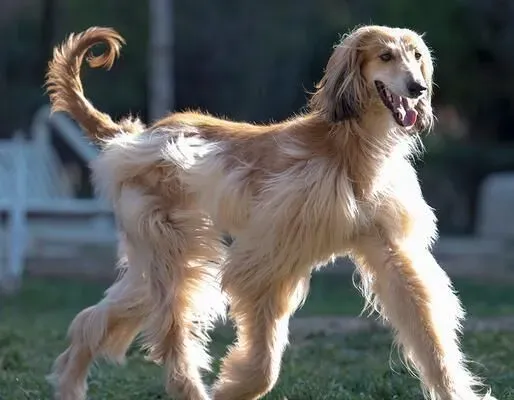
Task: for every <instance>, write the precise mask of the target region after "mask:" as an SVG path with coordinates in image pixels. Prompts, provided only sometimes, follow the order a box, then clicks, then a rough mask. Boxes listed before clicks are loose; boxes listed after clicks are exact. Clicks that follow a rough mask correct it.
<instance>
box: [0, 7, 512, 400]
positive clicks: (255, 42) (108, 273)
mask: <svg viewBox="0 0 514 400" xmlns="http://www.w3.org/2000/svg"><path fill="white" fill-rule="evenodd" d="M370 23H373V24H384V25H393V26H401V27H408V28H411V29H414V30H416V31H417V32H419V33H424V34H425V36H424V38H425V40H426V42H427V43H428V45H429V46H430V47H431V48H432V50H433V55H434V59H435V63H436V68H435V82H436V84H437V86H436V88H435V96H434V99H433V102H434V108H435V114H436V116H437V123H436V125H435V129H434V131H433V132H432V133H431V134H429V135H427V136H425V137H424V142H425V145H426V147H427V153H426V154H425V155H423V156H422V157H421V158H419V159H416V160H415V163H416V167H417V169H418V171H419V174H420V181H421V185H422V189H423V192H424V194H425V196H426V199H427V201H428V203H429V204H430V205H431V206H432V207H434V208H435V209H436V213H437V215H438V218H439V229H440V232H441V239H440V241H439V242H438V244H437V245H436V248H435V253H436V257H437V258H438V260H439V261H440V262H441V263H442V264H443V266H444V268H446V269H447V271H448V273H449V274H450V275H451V276H452V277H454V278H455V279H456V287H457V289H458V291H459V292H460V293H461V295H462V297H463V299H464V300H465V304H466V305H467V306H468V307H469V308H470V309H471V316H472V317H476V318H490V320H488V321H489V322H487V323H485V325H484V324H482V325H480V326H482V328H483V327H484V326H485V327H489V328H491V329H493V328H494V327H496V328H497V329H496V328H494V329H496V330H497V331H501V335H503V336H498V337H496V336H494V337H487V338H486V339H483V340H485V341H486V342H487V343H488V344H491V343H500V342H501V343H507V342H509V343H514V340H511V339H514V338H512V337H511V336H508V335H509V334H510V333H507V332H510V331H511V330H512V328H513V326H514V323H513V321H514V319H513V318H514V290H513V289H514V285H513V283H512V282H514V279H513V278H514V251H513V249H514V247H513V246H512V243H514V241H513V239H514V173H513V172H511V171H514V129H513V128H512V127H513V126H514V73H513V71H514V2H513V1H510V0H488V1H484V0H431V1H430V2H428V1H427V2H414V1H412V0H390V1H387V2H386V1H383V0H347V1H342V0H316V1H314V0H294V1H293V0H279V1H277V0H259V1H255V0H238V1H235V0H216V1H214V0H181V1H178V0H175V1H172V0H141V1H134V2H132V3H130V2H128V1H126V0H108V1H104V0H87V1H86V0H0V93H2V96H1V97H0V212H1V216H2V220H1V222H2V224H1V225H0V239H1V241H0V261H1V262H2V263H1V264H0V283H1V284H2V285H1V286H2V287H3V288H4V291H5V293H10V294H13V295H14V296H10V297H6V298H4V299H3V300H2V299H0V301H2V303H0V399H2V400H5V399H8V400H12V399H32V398H34V399H36V398H37V399H39V398H42V399H46V398H49V392H48V389H47V388H46V386H45V384H44V380H43V375H44V373H46V372H47V369H48V368H49V365H50V362H51V360H52V359H53V357H54V356H56V355H57V354H58V352H59V351H61V350H62V349H63V348H64V347H63V346H64V334H65V330H66V326H67V323H68V322H69V321H70V318H71V317H72V316H73V315H74V313H75V312H77V311H78V310H80V309H81V308H83V307H84V306H87V305H90V304H93V303H95V302H96V301H98V300H99V299H100V296H101V291H102V290H103V289H104V288H105V287H106V285H107V284H108V283H109V282H110V281H111V280H112V278H113V276H114V268H113V266H114V263H115V241H116V236H115V229H114V223H113V219H112V213H111V210H110V208H109V205H107V204H105V203H104V202H103V200H102V199H99V198H97V197H96V196H95V194H94V190H93V188H92V187H91V184H90V181H89V170H88V163H89V162H90V161H91V160H93V159H94V158H95V157H96V156H97V154H98V149H97V148H96V147H94V146H93V145H91V144H90V143H88V142H87V141H86V139H85V138H84V136H83V135H82V133H81V132H80V130H79V128H78V127H77V126H76V125H75V123H74V122H73V121H71V120H69V119H68V118H67V117H66V116H63V115H59V114H57V115H54V116H52V117H50V116H49V114H48V108H47V105H48V98H47V96H46V95H45V93H44V89H43V87H42V86H43V83H44V74H45V71H46V67H47V63H48V61H49V59H50V58H51V54H52V49H53V47H54V46H55V45H56V44H58V43H60V42H61V41H62V40H63V39H64V38H65V37H66V36H67V35H68V34H69V33H71V32H78V31H82V30H84V29H86V28H88V27H90V26H94V25H96V26H110V27H113V28H115V29H116V30H118V31H119V32H120V33H121V34H122V35H123V36H124V37H125V39H126V41H127V45H126V46H125V47H124V48H123V50H122V56H121V58H120V60H118V62H117V63H116V64H115V66H114V67H113V69H112V70H111V71H110V72H105V71H103V70H94V71H93V70H90V69H88V68H87V67H86V68H84V69H83V74H82V76H83V82H84V87H85V91H86V95H87V96H88V97H89V98H90V99H91V100H92V102H93V103H94V104H95V106H97V107H98V108H99V109H101V110H102V111H105V112H107V113H109V114H111V115H113V116H115V117H119V116H122V115H126V114H127V113H129V112H130V113H132V114H137V115H139V116H140V117H141V118H142V119H143V120H145V121H149V120H152V119H155V118H158V117H159V116H162V115H163V114H165V113H166V112H167V111H168V110H183V109H186V108H193V109H201V110H205V111H209V112H210V113H212V114H217V115H224V116H226V117H229V118H232V119H237V120H250V121H255V122H269V121H272V120H280V119H282V118H286V117H289V116H290V115H291V114H293V113H296V112H299V111H301V110H302V108H303V107H304V105H305V103H306V99H307V97H306V91H310V90H312V89H313V86H314V84H315V82H316V81H317V80H319V79H320V78H321V76H322V73H323V68H324V66H325V65H326V62H327V60H328V57H329V55H330V53H331V51H332V46H333V45H334V43H336V42H337V41H338V40H339V37H340V35H341V34H344V33H345V32H348V31H349V30H351V29H352V28H353V27H355V25H362V24H370ZM336 264H337V265H336V267H335V268H332V269H327V271H331V272H334V271H336V273H337V274H338V275H337V276H338V277H337V279H336V278H334V277H333V276H331V277H328V278H326V277H325V278H322V277H317V278H315V279H314V281H313V289H312V294H311V297H310V299H311V300H310V301H311V303H309V301H308V303H307V306H306V307H307V309H306V311H303V313H304V314H301V315H300V316H302V315H303V316H304V317H305V318H308V317H312V316H317V317H319V316H327V315H336V316H338V318H339V317H341V318H343V317H345V316H347V315H353V316H355V315H357V314H358V312H359V310H360V308H361V306H362V302H361V301H360V298H359V297H358V296H357V295H356V292H355V291H354V289H353V288H352V287H351V278H350V277H349V273H350V272H351V269H350V268H351V267H350V266H349V264H348V263H347V262H345V261H344V260H339V261H338V262H337V263H336ZM327 274H328V275H327V276H329V275H331V274H330V273H327ZM70 276H72V278H71V280H70ZM21 277H24V280H23V281H22V279H21ZM25 277H26V278H25ZM64 277H66V278H64ZM77 277H79V278H80V280H77ZM86 277H87V278H89V279H88V281H92V282H88V283H85V282H84V280H85V278H86ZM63 279H64V280H63ZM342 282H344V283H342ZM354 292H355V293H354ZM309 304H310V305H309ZM63 310H64V311H63ZM511 317H512V318H511ZM495 318H496V319H495ZM499 319H500V320H501V321H503V322H502V323H500V325H495V323H497V322H498V321H499ZM49 320H50V321H52V323H51V325H52V327H51V328H49V323H48V321H49ZM493 320H494V321H496V322H494V321H493ZM505 321H507V322H505ZM38 324H39V325H38ZM312 324H314V325H316V326H323V324H321V323H320V322H319V320H318V322H316V323H314V322H313V323H312ZM509 324H510V325H509ZM350 325H351V324H350ZM305 326H307V327H308V326H310V325H309V323H307V325H305V324H304V325H302V327H304V328H305ZM29 327H30V328H29ZM36 327H38V328H36ZM38 329H39V330H38ZM309 329H310V328H309ZM494 329H493V330H494ZM307 330H308V329H307ZM486 330H487V329H486ZM28 331H33V333H34V337H30V336H27V333H26V332H28ZM2 335H3V336H2ZM36 336H37V337H36ZM49 337H51V338H52V339H51V340H50V339H48V338H49ZM477 337H478V336H477ZM38 338H40V339H39V340H43V339H45V338H46V339H45V340H47V342H45V343H46V344H41V347H37V346H35V347H34V349H37V351H38V353H39V354H45V356H44V357H42V359H41V363H40V364H41V365H39V364H38V365H37V366H36V370H34V369H33V368H32V367H30V366H29V364H30V362H29V360H30V359H31V357H33V355H31V354H27V353H26V351H25V350H24V347H25V346H24V343H25V344H26V343H27V342H28V341H29V339H30V340H36V341H37V340H38ZM506 338H509V339H508V340H507V339H506ZM48 340H50V342H48ZM473 340H475V339H473ZM480 340H482V339H476V340H475V341H474V342H473V343H474V344H471V345H470V346H471V351H472V353H473V352H474V353H473V354H474V355H476V356H477V357H478V358H479V359H481V360H482V361H484V363H486V364H487V362H490V364H489V365H492V366H493V367H492V368H493V370H494V368H496V367H497V370H494V371H495V376H496V378H495V379H496V381H495V384H496V385H497V387H498V388H500V390H502V391H503V392H502V393H503V397H501V396H500V397H499V398H501V399H503V398H505V399H514V394H512V391H509V390H510V389H508V386H510V384H508V382H509V381H510V382H512V381H513V380H514V376H513V375H512V372H511V371H513V368H514V365H513V364H512V362H511V364H508V362H506V361H505V360H504V359H503V358H502V357H504V356H505V355H506V354H511V355H512V354H514V353H512V352H511V348H512V347H508V345H506V344H505V346H506V347H501V351H500V350H498V353H497V354H496V353H495V354H496V355H497V358H494V359H487V356H486V354H491V352H490V350H489V348H487V347H486V345H485V344H483V343H482V342H481V341H480ZM48 343H50V344H48ZM352 343H353V342H352ZM384 343H389V342H384ZM347 345H348V343H347ZM313 346H318V344H316V343H314V344H313ZM320 346H321V345H320ZM377 346H379V345H377ZM473 346H476V347H473ZM343 347H344V346H343ZM358 347H359V346H358V345H355V343H354V348H353V351H357V348H358ZM379 347H380V346H379ZM386 348H387V345H386V344H384V346H383V349H382V350H384V352H385V353H386V352H387V351H386V350H385V349H386ZM486 348H487V350H486ZM34 351H36V350H34ZM302 351H303V350H302ZM385 353H384V354H385ZM481 355H483V357H482V356H481ZM45 357H46V358H45ZM133 357H135V358H136V359H137V360H139V359H138V358H137V357H139V356H138V355H137V354H136V355H134V356H133ZM344 357H346V356H344ZM480 357H482V358H480ZM484 357H485V358H484ZM512 359H514V357H512ZM24 360H26V361H27V362H26V365H25V364H24V362H25V361H24ZM137 360H136V361H134V362H136V363H137V362H139V361H137ZM141 362H142V361H141ZM338 362H339V363H344V362H345V359H342V360H339V361H338ZM315 367H316V368H318V365H315ZM361 367H362V371H366V372H368V371H370V370H372V369H373V368H375V367H374V366H370V365H364V364H363V365H362V366H361ZM332 368H333V369H334V368H336V367H332ZM377 368H378V367H377ZM336 369H337V368H336ZM500 371H502V372H501V373H500ZM382 372H383V371H382ZM323 373H324V374H325V375H327V376H329V375H330V374H333V371H332V372H328V371H324V372H323ZM383 373H386V372H383ZM502 373H503V375H502ZM134 374H136V375H137V372H134ZM377 374H378V372H377ZM486 374H489V372H486ZM509 374H510V375H509ZM120 376H121V375H120ZM20 377H21V378H20ZM109 377H110V375H109V376H107V377H105V376H104V377H103V378H99V379H100V380H101V379H109ZM147 378H148V377H147ZM294 378H295V379H296V378H297V377H294ZM305 378H306V377H305ZM20 379H21V380H20ZM119 379H122V378H119ZM148 379H151V378H148ZM152 379H153V378H152ZM298 379H300V380H301V379H303V378H301V377H300V378H298ZM323 379H324V378H323ZM349 379H350V380H351V377H350V378H349ZM391 379H392V378H391ZM405 379H407V378H405V377H403V378H399V380H397V381H394V382H396V383H393V385H392V386H391V385H389V386H387V389H386V388H385V386H384V387H381V386H380V384H377V385H378V386H377V385H375V386H374V387H375V390H376V393H375V397H373V395H372V396H371V397H370V399H383V398H393V397H394V396H397V397H394V398H400V399H402V398H405V399H407V398H409V399H411V398H417V397H410V396H412V393H418V392H416V390H417V386H416V385H411V386H409V387H410V388H411V389H409V390H412V392H409V391H407V392H403V391H402V390H404V389H402V388H404V387H405ZM2 382H3V383H4V385H2ZM23 382H24V383H23ZM119 382H120V381H118V383H119ZM152 382H153V381H152ZM356 382H357V381H356ZM356 384H357V383H356ZM120 385H121V386H120V387H122V388H123V385H122V384H120ZM320 385H321V386H320V387H325V388H326V387H327V385H329V384H328V383H326V382H325V383H323V384H320ZM395 385H396V386H395ZM150 386H151V385H150ZM159 387H160V386H159ZM281 387H282V388H283V390H284V391H285V392H288V391H289V392H290V391H292V392H293V393H296V395H297V397H296V398H297V399H300V400H302V399H306V398H313V399H314V398H317V397H316V396H314V395H312V393H310V392H309V393H310V394H309V393H307V392H305V393H304V392H301V390H300V389H294V388H293V389H291V388H290V387H288V386H287V385H285V386H284V385H282V386H281ZM20 388H21V389H20ZM377 388H378V389H377ZM93 390H98V393H101V392H102V388H101V385H99V386H97V387H96V389H95V387H94V388H93ZM112 390H113V391H114V392H116V391H117V389H116V390H115V389H112ZM134 390H135V389H134ZM152 390H155V393H157V394H155V393H154V392H152V393H153V395H150V396H149V397H148V399H150V398H157V397H155V396H157V395H158V394H159V393H160V392H159V390H161V389H157V383H155V389H152ZM295 390H296V391H295ZM298 390H300V391H298ZM302 390H303V389H302ZM370 390H371V389H370V388H363V389H362V391H363V392H369V391H370ZM381 390H382V391H381ZM314 391H315V390H314ZM131 393H132V392H131ZM133 393H135V394H134V396H135V397H134V399H136V398H137V399H138V400H140V399H146V398H147V397H144V396H143V395H142V394H141V392H137V391H135V392H133ZM138 393H139V394H138ZM334 393H336V392H334ZM348 393H350V392H348ZM348 393H347V394H345V395H343V394H337V393H336V394H334V397H324V398H334V399H351V398H353V397H351V395H350V394H348ZM99 396H100V397H99V398H104V397H103V396H102V395H99ZM152 396H153V397H152ZM309 396H311V397H309ZM384 396H385V397H384ZM388 396H391V397H388ZM402 396H404V397H402ZM293 397H294V396H293ZM293 397H291V399H293ZM112 398H113V399H114V398H116V399H117V398H118V397H116V396H114V397H112ZM119 398H123V399H124V400H125V399H127V397H126V395H125V397H124V396H121V397H119ZM270 398H275V397H270ZM277 398H278V397H277ZM363 398H364V397H359V399H363Z"/></svg>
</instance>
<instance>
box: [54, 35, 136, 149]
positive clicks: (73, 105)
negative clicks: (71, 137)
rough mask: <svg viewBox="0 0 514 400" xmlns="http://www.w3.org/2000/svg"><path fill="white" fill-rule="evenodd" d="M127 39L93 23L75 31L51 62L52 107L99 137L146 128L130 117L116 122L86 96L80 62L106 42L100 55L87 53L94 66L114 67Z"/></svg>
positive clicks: (98, 138) (89, 133) (96, 137)
mask: <svg viewBox="0 0 514 400" xmlns="http://www.w3.org/2000/svg"><path fill="white" fill-rule="evenodd" d="M124 43H125V41H124V39H123V37H122V36H121V35H120V34H119V33H118V32H116V31H115V30H114V29H111V28H101V27H92V28H89V29H87V30H85V31H83V32H81V33H78V34H71V35H70V36H69V37H68V39H67V40H66V41H64V42H63V43H62V44H61V45H60V46H57V47H55V49H54V53H53V58H52V60H51V61H50V63H49V65H48V72H47V74H46V88H47V92H48V94H49V96H50V102H51V105H52V111H53V112H55V111H64V112H66V113H68V114H70V115H71V117H73V119H75V121H77V122H78V123H79V124H80V125H81V126H82V128H83V129H84V130H85V131H86V132H87V134H88V135H89V136H90V137H91V138H92V139H94V140H96V141H101V140H102V139H105V138H108V137H111V136H113V135H115V134H116V133H118V132H120V131H122V130H124V131H136V130H141V129H142V128H143V125H142V123H141V122H140V121H139V120H132V119H130V118H128V119H126V120H122V121H120V122H118V123H117V122H114V121H113V120H112V118H111V117H110V116H109V115H107V114H105V113H103V112H101V111H99V110H97V109H96V108H95V107H94V106H93V105H92V104H91V102H89V100H88V99H87V98H86V97H85V95H84V90H83V88H82V82H81V80H80V66H81V64H82V62H83V60H84V57H86V54H87V52H88V51H89V50H90V49H91V48H92V47H93V46H95V45H97V44H105V45H106V46H107V50H106V51H105V52H104V53H103V54H101V55H99V56H93V55H91V54H89V55H88V56H87V57H86V61H87V62H88V64H89V66H90V67H91V68H99V67H103V68H105V69H107V70H108V69H110V68H111V67H112V65H113V64H114V61H115V60H116V58H117V57H118V56H119V54H120V49H121V46H122V45H123V44H124Z"/></svg>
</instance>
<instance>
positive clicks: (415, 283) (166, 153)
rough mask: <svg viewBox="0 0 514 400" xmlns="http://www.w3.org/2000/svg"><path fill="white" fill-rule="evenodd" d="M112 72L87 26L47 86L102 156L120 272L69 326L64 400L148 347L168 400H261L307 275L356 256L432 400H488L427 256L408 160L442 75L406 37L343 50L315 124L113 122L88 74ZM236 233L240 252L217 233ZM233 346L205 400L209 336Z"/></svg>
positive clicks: (179, 118)
mask: <svg viewBox="0 0 514 400" xmlns="http://www.w3.org/2000/svg"><path fill="white" fill-rule="evenodd" d="M102 43H103V44H104V45H106V48H107V50H106V51H105V52H104V53H103V54H101V55H98V56H93V55H91V54H90V55H89V56H87V61H88V63H89V65H90V66H91V67H105V68H110V67H111V66H112V64H113V62H114V61H115V59H116V57H117V56H118V55H119V52H120V47H121V45H122V44H123V38H122V37H121V36H120V35H119V34H118V33H117V32H116V31H114V30H112V29H110V28H102V27H93V28H90V29H88V30H86V31H84V32H82V33H79V34H72V35H71V36H69V38H68V39H67V41H65V42H64V43H63V44H62V45H61V46H59V47H56V49H55V51H54V54H53V59H52V61H51V62H50V64H49V70H48V75H47V82H46V84H47V89H48V92H49V96H50V99H51V103H52V109H53V111H64V112H67V113H68V114H70V115H71V116H72V117H73V118H74V119H75V120H76V121H77V122H78V123H79V124H80V125H81V126H82V127H83V129H84V130H85V131H86V132H87V133H88V135H89V136H90V137H91V138H92V139H94V140H95V141H96V142H97V143H99V144H100V145H101V148H102V151H101V155H100V156H99V158H98V159H97V160H96V161H95V162H94V163H93V165H92V174H93V180H94V183H95V186H96V187H97V188H98V190H99V191H100V192H101V193H102V194H103V195H104V196H106V197H108V198H109V199H110V201H111V202H112V204H113V209H114V212H115V216H116V220H117V225H118V227H119V232H120V253H121V255H120V276H119V278H118V279H117V280H116V281H115V283H114V284H113V285H112V286H111V287H110V288H109V289H108V290H107V291H106V293H105V297H104V298H103V299H102V300H101V301H100V302H99V303H98V304H96V305H94V306H92V307H89V308H86V309H85V310H83V311H81V312H80V313H79V314H78V315H77V316H76V317H75V319H74V320H73V322H72V323H71V326H70V328H69V333H68V335H69V340H70V344H69V347H68V348H67V349H66V350H65V351H64V353H62V354H61V355H60V356H59V357H58V358H57V360H56V361H55V364H54V368H53V374H52V376H51V377H52V382H53V385H54V388H55V395H56V398H58V399H61V400H83V399H85V397H86V390H87V384H86V381H87V375H88V369H89V366H90V364H91V363H92V362H93V360H95V358H97V357H99V356H101V357H105V358H107V359H111V360H115V361H122V360H123V358H124V356H125V352H126V351H127V348H128V347H129V345H130V344H131V342H132V341H133V340H134V338H135V337H136V336H137V335H139V334H140V335H141V339H142V342H143V343H144V346H145V348H146V349H147V350H148V354H149V357H150V359H151V360H153V361H155V362H159V363H162V365H163V366H164V369H165V372H166V373H165V386H166V391H167V393H169V395H170V396H174V398H177V399H185V400H208V399H214V400H251V399H259V398H261V397H262V396H264V395H265V394H266V393H268V392H269V391H270V390H271V389H272V388H273V387H274V385H275V383H276V382H277V380H278V378H279V374H280V368H281V359H282V355H283V352H284V349H285V348H286V345H287V343H288V322H289V319H290V317H291V315H292V314H293V313H294V312H295V310H296V309H297V308H298V307H300V306H301V304H302V303H303V301H304V300H305V298H306V296H307V293H308V288H309V280H310V276H311V273H312V271H313V270H314V269H315V268H317V267H319V266H322V265H324V264H326V262H327V261H329V260H331V259H333V257H334V256H342V255H348V256H350V257H351V258H352V259H353V260H354V261H355V264H356V266H357V267H356V268H357V271H358V272H359V274H360V275H361V278H362V286H363V292H364V295H365V297H366V299H367V301H368V303H369V304H370V305H371V306H372V307H374V308H376V309H377V310H378V311H379V312H380V314H381V315H382V317H383V318H384V320H385V321H387V323H388V324H390V325H391V327H392V328H393V329H394V331H395V333H396V337H397V341H398V342H399V344H400V345H401V347H402V349H403V352H404V355H405V358H406V359H407V360H408V361H409V362H410V364H411V365H412V367H413V368H414V370H415V372H416V374H417V375H418V376H419V378H420V381H421V383H422V387H423V392H424V394H425V396H426V398H429V399H432V400H478V399H493V397H492V396H491V394H490V392H489V391H487V392H486V393H482V394H480V393H479V392H480V388H481V387H482V384H481V383H480V380H479V379H478V378H476V377H475V376H474V375H473V374H472V373H471V372H470V371H469V370H468V368H467V366H466V364H467V360H466V358H465V356H464V354H463V353H462V352H461V350H460V348H459V347H460V346H459V333H460V323H461V321H462V319H463V317H464V312H463V309H462V307H461V304H460V301H459V299H458V297H457V296H456V295H455V293H454V290H453V288H452V283H451V281H450V279H449V278H448V276H447V274H446V273H445V272H444V271H443V269H441V268H440V267H439V265H438V264H437V262H436V261H435V260H434V257H433V256H432V254H431V245H432V243H433V242H434V240H435V238H436V236H437V229H436V218H435V215H434V212H433V210H432V209H431V208H430V207H429V206H428V205H427V203H426V202H425V200H424V198H423V196H422V192H421V190H420V186H419V183H418V179H417V175H416V171H415V169H414V168H413V166H412V165H411V162H410V160H411V156H412V155H413V154H415V153H416V152H419V151H420V150H421V146H420V136H419V135H420V133H422V132H424V131H428V130H430V128H431V127H432V125H433V119H434V117H433V113H432V106H431V97H432V75H433V63H432V59H431V53H430V51H429V49H428V47H427V45H426V44H425V42H424V40H423V39H422V37H421V36H420V35H418V34H416V33H415V32H413V31H411V30H408V29H401V28H391V27H384V26H363V27H359V28H356V29H354V30H353V31H352V32H351V33H349V34H347V35H346V36H344V37H343V39H342V40H341V42H340V43H339V44H337V45H336V46H335V47H334V50H333V53H332V55H331V57H330V59H329V61H328V64H327V66H326V69H325V72H324V76H323V77H322V79H321V80H320V82H319V83H318V84H317V85H316V88H315V91H314V93H311V94H310V96H309V101H308V104H307V106H306V110H305V112H303V113H302V114H300V115H296V116H294V117H292V118H290V119H288V120H285V121H282V122H279V123H272V124H253V123H246V122H234V121H230V120H228V119H222V118H218V117H214V116H211V115H208V114H205V113H199V112H177V113H172V114H170V115H168V116H166V117H164V118H163V119H161V120H158V121H157V122H155V123H153V125H150V126H145V125H144V124H143V123H142V122H141V121H140V120H139V119H137V118H132V117H127V118H124V119H122V120H120V121H114V120H113V119H112V118H111V117H110V116H109V115H107V114H105V113H102V112H100V111H98V110H97V109H95V107H94V106H93V105H92V104H91V103H90V102H89V101H88V100H87V99H86V97H85V96H84V92H83V89H82V84H81V80H80V75H79V73H80V66H81V64H82V62H83V59H84V57H86V55H87V53H88V51H89V50H90V48H91V47H93V46H94V45H96V44H102ZM224 232H229V233H230V235H231V236H232V237H233V238H234V241H233V243H232V244H231V246H230V247H229V248H226V247H225V246H224V245H223V243H222V238H223V233H224ZM227 305H229V312H228V315H229V316H230V318H231V319H232V321H233V322H234V324H235V325H236V327H237V338H236V340H235V341H234V343H233V345H232V346H231V347H230V348H229V349H228V351H227V354H226V355H225V357H224V358H223V360H222V366H221V371H220V373H219V376H218V378H217V380H216V382H215V383H214V384H213V386H212V387H211V388H207V387H206V386H205V384H204V383H203V381H202V375H201V372H202V370H203V369H206V368H209V361H210V359H209V355H208V352H207V349H206V345H207V344H208V339H209V330H210V329H211V328H212V326H213V321H215V320H216V318H218V317H219V316H224V315H225V314H226V312H227Z"/></svg>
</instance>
